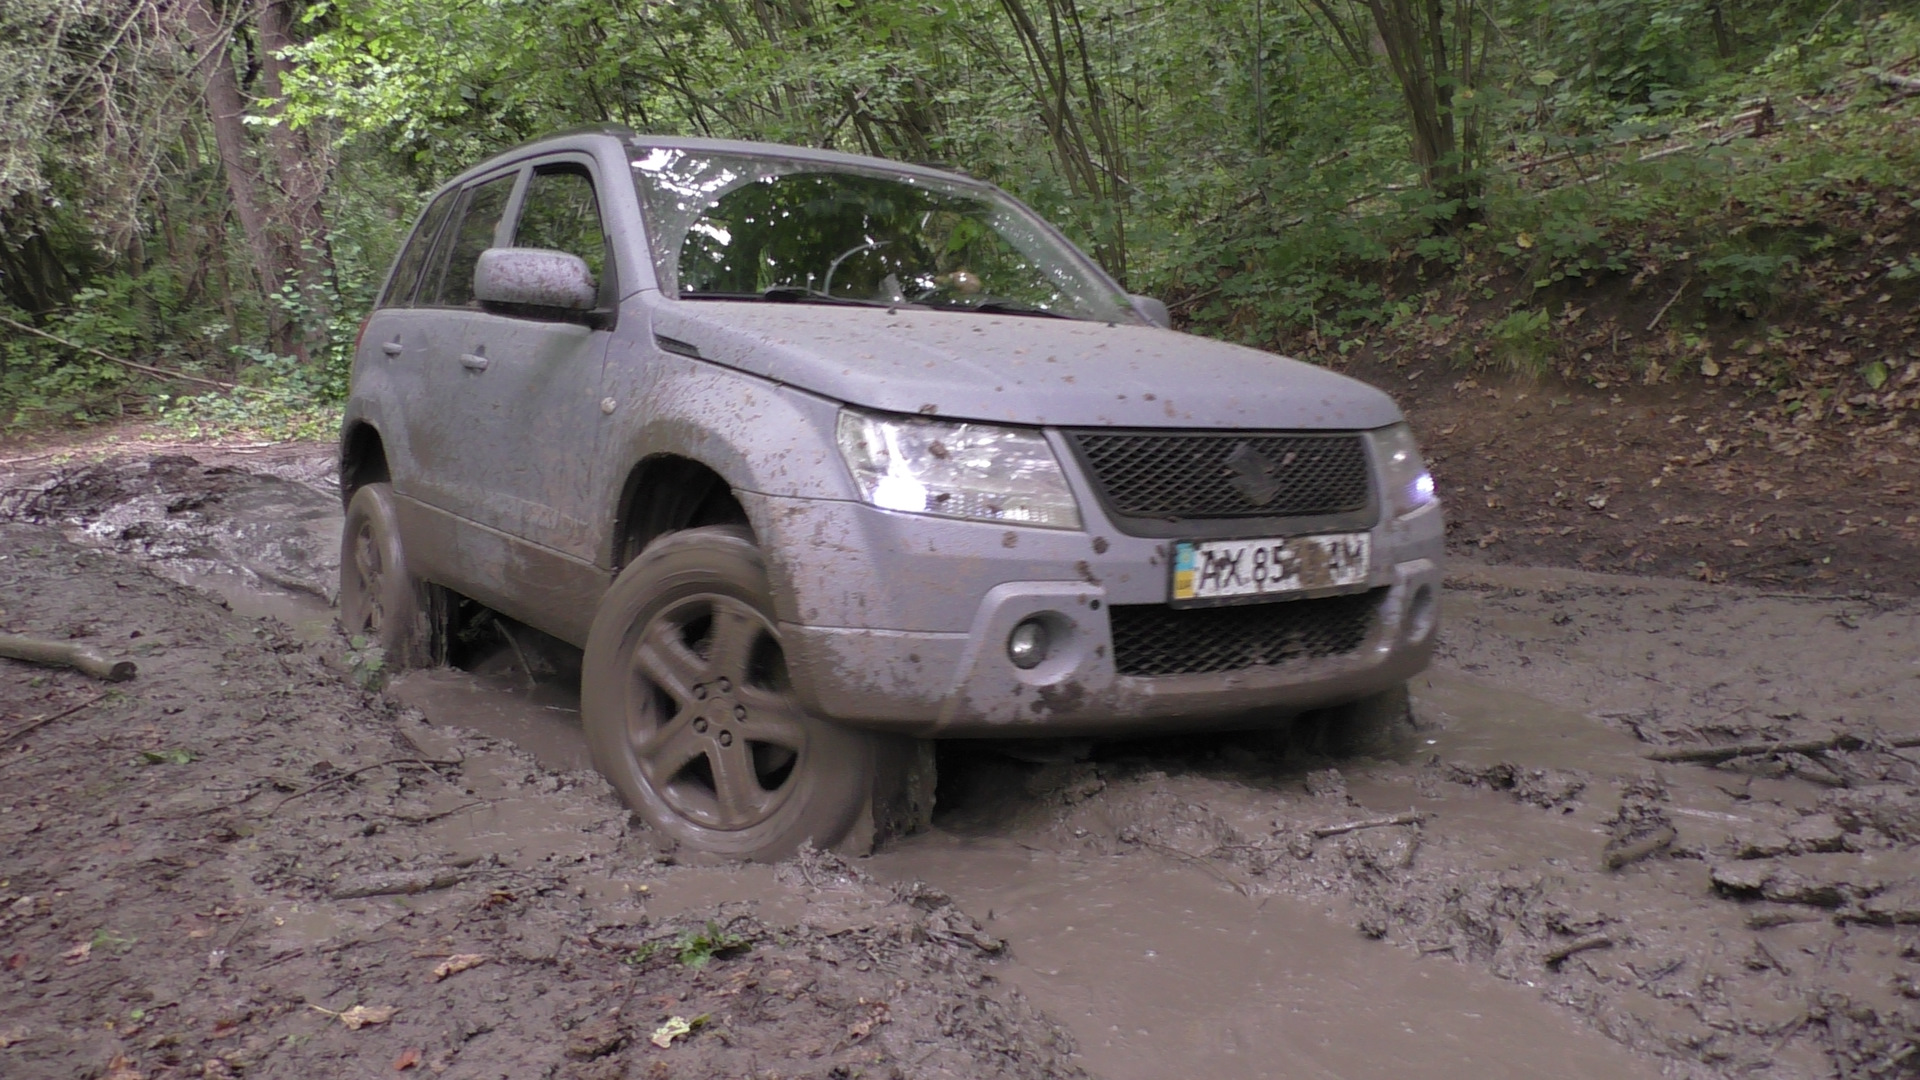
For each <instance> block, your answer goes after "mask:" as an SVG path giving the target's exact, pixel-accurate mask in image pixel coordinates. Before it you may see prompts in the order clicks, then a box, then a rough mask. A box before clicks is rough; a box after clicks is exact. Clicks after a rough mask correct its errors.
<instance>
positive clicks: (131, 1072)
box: [105, 1054, 147, 1080]
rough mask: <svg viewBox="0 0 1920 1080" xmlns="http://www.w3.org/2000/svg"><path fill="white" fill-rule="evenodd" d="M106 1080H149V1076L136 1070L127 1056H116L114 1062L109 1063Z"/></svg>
mask: <svg viewBox="0 0 1920 1080" xmlns="http://www.w3.org/2000/svg"><path fill="white" fill-rule="evenodd" d="M105 1080H147V1074H146V1073H143V1072H141V1071H140V1070H139V1069H137V1068H134V1065H133V1062H131V1061H128V1060H127V1056H126V1055H125V1054H115V1055H113V1060H111V1061H109V1062H107V1075H106V1078H105Z"/></svg>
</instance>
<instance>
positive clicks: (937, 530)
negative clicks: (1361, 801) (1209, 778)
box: [747, 496, 1442, 736]
mask: <svg viewBox="0 0 1920 1080" xmlns="http://www.w3.org/2000/svg"><path fill="white" fill-rule="evenodd" d="M1090 503H1091V500H1085V499H1083V500H1082V502H1081V506H1082V509H1083V513H1084V512H1085V511H1086V510H1087V509H1088V508H1089V506H1090ZM747 509H748V513H749V516H751V517H753V518H754V522H755V527H756V529H758V530H760V535H761V536H762V537H763V538H770V539H772V540H773V542H772V543H767V544H765V545H764V547H765V549H766V550H767V551H768V553H769V556H770V561H771V563H772V566H771V570H772V572H773V577H774V591H775V595H776V596H777V597H779V598H780V600H781V601H782V603H781V605H780V606H781V609H782V610H781V611H780V613H779V614H780V616H781V626H780V630H781V637H782V641H783V645H784V646H785V650H786V655H787V664H788V669H789V671H790V673H791V675H792V679H793V685H794V689H795V691H796V692H797V693H798V695H799V696H800V698H801V700H802V702H803V703H804V704H805V706H806V707H807V708H808V709H809V711H811V712H813V713H815V714H816V715H820V716H824V717H829V718H832V719H834V720H837V721H840V722H843V723H848V724H852V725H856V726H860V727H868V728H874V729H881V730H888V731H896V732H901V733H906V734H913V735H920V736H1023V735H1060V734H1083V733H1104V734H1121V733H1151V732H1155V731H1167V730H1191V729H1195V728H1201V727H1208V728H1224V727H1236V726H1257V725H1259V724H1261V723H1263V722H1272V721H1273V720H1274V719H1276V718H1279V717H1285V716H1289V715H1291V714H1294V713H1298V712H1302V711H1305V710H1308V709H1314V708H1319V707H1322V706H1327V705H1334V704H1339V703H1342V702H1346V701H1351V700H1354V699H1356V698H1360V697H1364V696H1366V695H1368V694H1371V693H1374V692H1377V691H1379V690H1384V689H1387V688H1389V687H1391V686H1394V685H1396V684H1398V683H1400V682H1404V681H1405V680H1406V679H1408V678H1410V677H1412V676H1413V675H1415V674H1417V673H1418V672H1420V671H1421V670H1422V669H1424V668H1425V667H1426V666H1427V664H1428V663H1429V661H1430V660H1431V658H1432V655H1433V647H1434V639H1435V637H1436V635H1437V632H1438V630H1437V628H1438V616H1437V604H1438V600H1439V595H1440V586H1441V569H1440V558H1441V549H1442V538H1441V519H1440V508H1439V506H1438V504H1431V505H1429V506H1427V507H1425V508H1422V509H1421V510H1419V511H1416V512H1415V513H1413V514H1411V515H1408V516H1407V517H1405V518H1401V519H1399V520H1397V521H1393V522H1387V523H1383V524H1381V525H1379V526H1377V527H1375V528H1374V530H1373V551H1374V566H1373V571H1372V574H1371V575H1370V578H1369V581H1368V583H1367V586H1368V589H1369V590H1370V591H1369V596H1370V597H1371V599H1372V603H1373V604H1374V610H1373V613H1372V619H1371V621H1370V623H1369V624H1368V629H1367V631H1366V635H1365V637H1364V639H1363V640H1361V641H1360V643H1359V645H1358V646H1357V647H1354V648H1352V649H1350V650H1348V651H1345V652H1342V653H1339V654H1337V655H1328V656H1320V657H1316V658H1299V659H1293V660H1288V661H1285V662H1283V663H1279V664H1274V665H1263V666H1253V667H1244V668H1240V669H1238V670H1233V671H1226V672H1219V673H1214V674H1177V675H1162V676H1155V677H1139V676H1129V675H1123V674H1121V673H1120V672H1119V671H1118V670H1117V669H1116V666H1115V661H1114V642H1113V632H1112V626H1111V623H1110V618H1109V613H1110V612H1111V610H1112V607H1113V605H1115V604H1123V605H1129V604H1165V603H1166V602H1167V596H1168V587H1169V582H1168V578H1169V574H1168V571H1167V569H1166V557H1167V551H1168V544H1167V542H1166V541H1159V540H1154V539H1150V538H1141V537H1130V536H1125V535H1124V534H1121V533H1119V532H1118V530H1115V529H1113V528H1112V526H1111V524H1110V523H1109V522H1106V521H1104V520H1101V519H1100V518H1099V516H1098V511H1097V510H1096V511H1095V512H1094V513H1093V514H1091V515H1089V521H1088V522H1087V529H1086V530H1085V531H1082V532H1066V531H1059V530H1045V529H1008V528H1006V527H1004V526H1000V525H989V524H980V523H972V522H959V521H950V520H944V519H937V518H929V517H925V516H918V515H905V514H896V513H891V512H888V511H883V510H876V509H874V508H872V507H868V506H865V505H863V504H857V503H844V502H833V503H829V502H822V501H815V500H787V499H776V498H770V497H766V496H760V497H757V498H754V499H753V500H752V501H751V502H750V503H749V505H748V507H747ZM795 527H802V528H804V532H803V533H801V534H800V535H799V536H796V535H795V533H794V532H793V531H792V530H793V529H794V528H795ZM769 530H771V532H770V531H769ZM789 537H793V539H789ZM802 537H804V538H802ZM1307 602H1311V601H1278V603H1307ZM1035 616H1040V617H1042V618H1043V619H1045V620H1046V621H1047V622H1048V623H1049V624H1050V625H1051V626H1052V627H1053V629H1054V634H1053V646H1052V648H1051V650H1050V652H1049V655H1048V657H1047V659H1046V661H1045V662H1043V663H1042V664H1040V665H1039V666H1038V667H1036V668H1034V669H1032V670H1022V669H1020V668H1017V667H1015V666H1014V665H1013V663H1012V661H1011V660H1009V659H1008V657H1007V652H1006V642H1007V638H1008V635H1009V634H1011V633H1012V631H1013V628H1014V627H1015V626H1016V625H1018V624H1019V623H1020V622H1021V621H1023V620H1025V619H1028V618H1031V617H1035Z"/></svg>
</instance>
